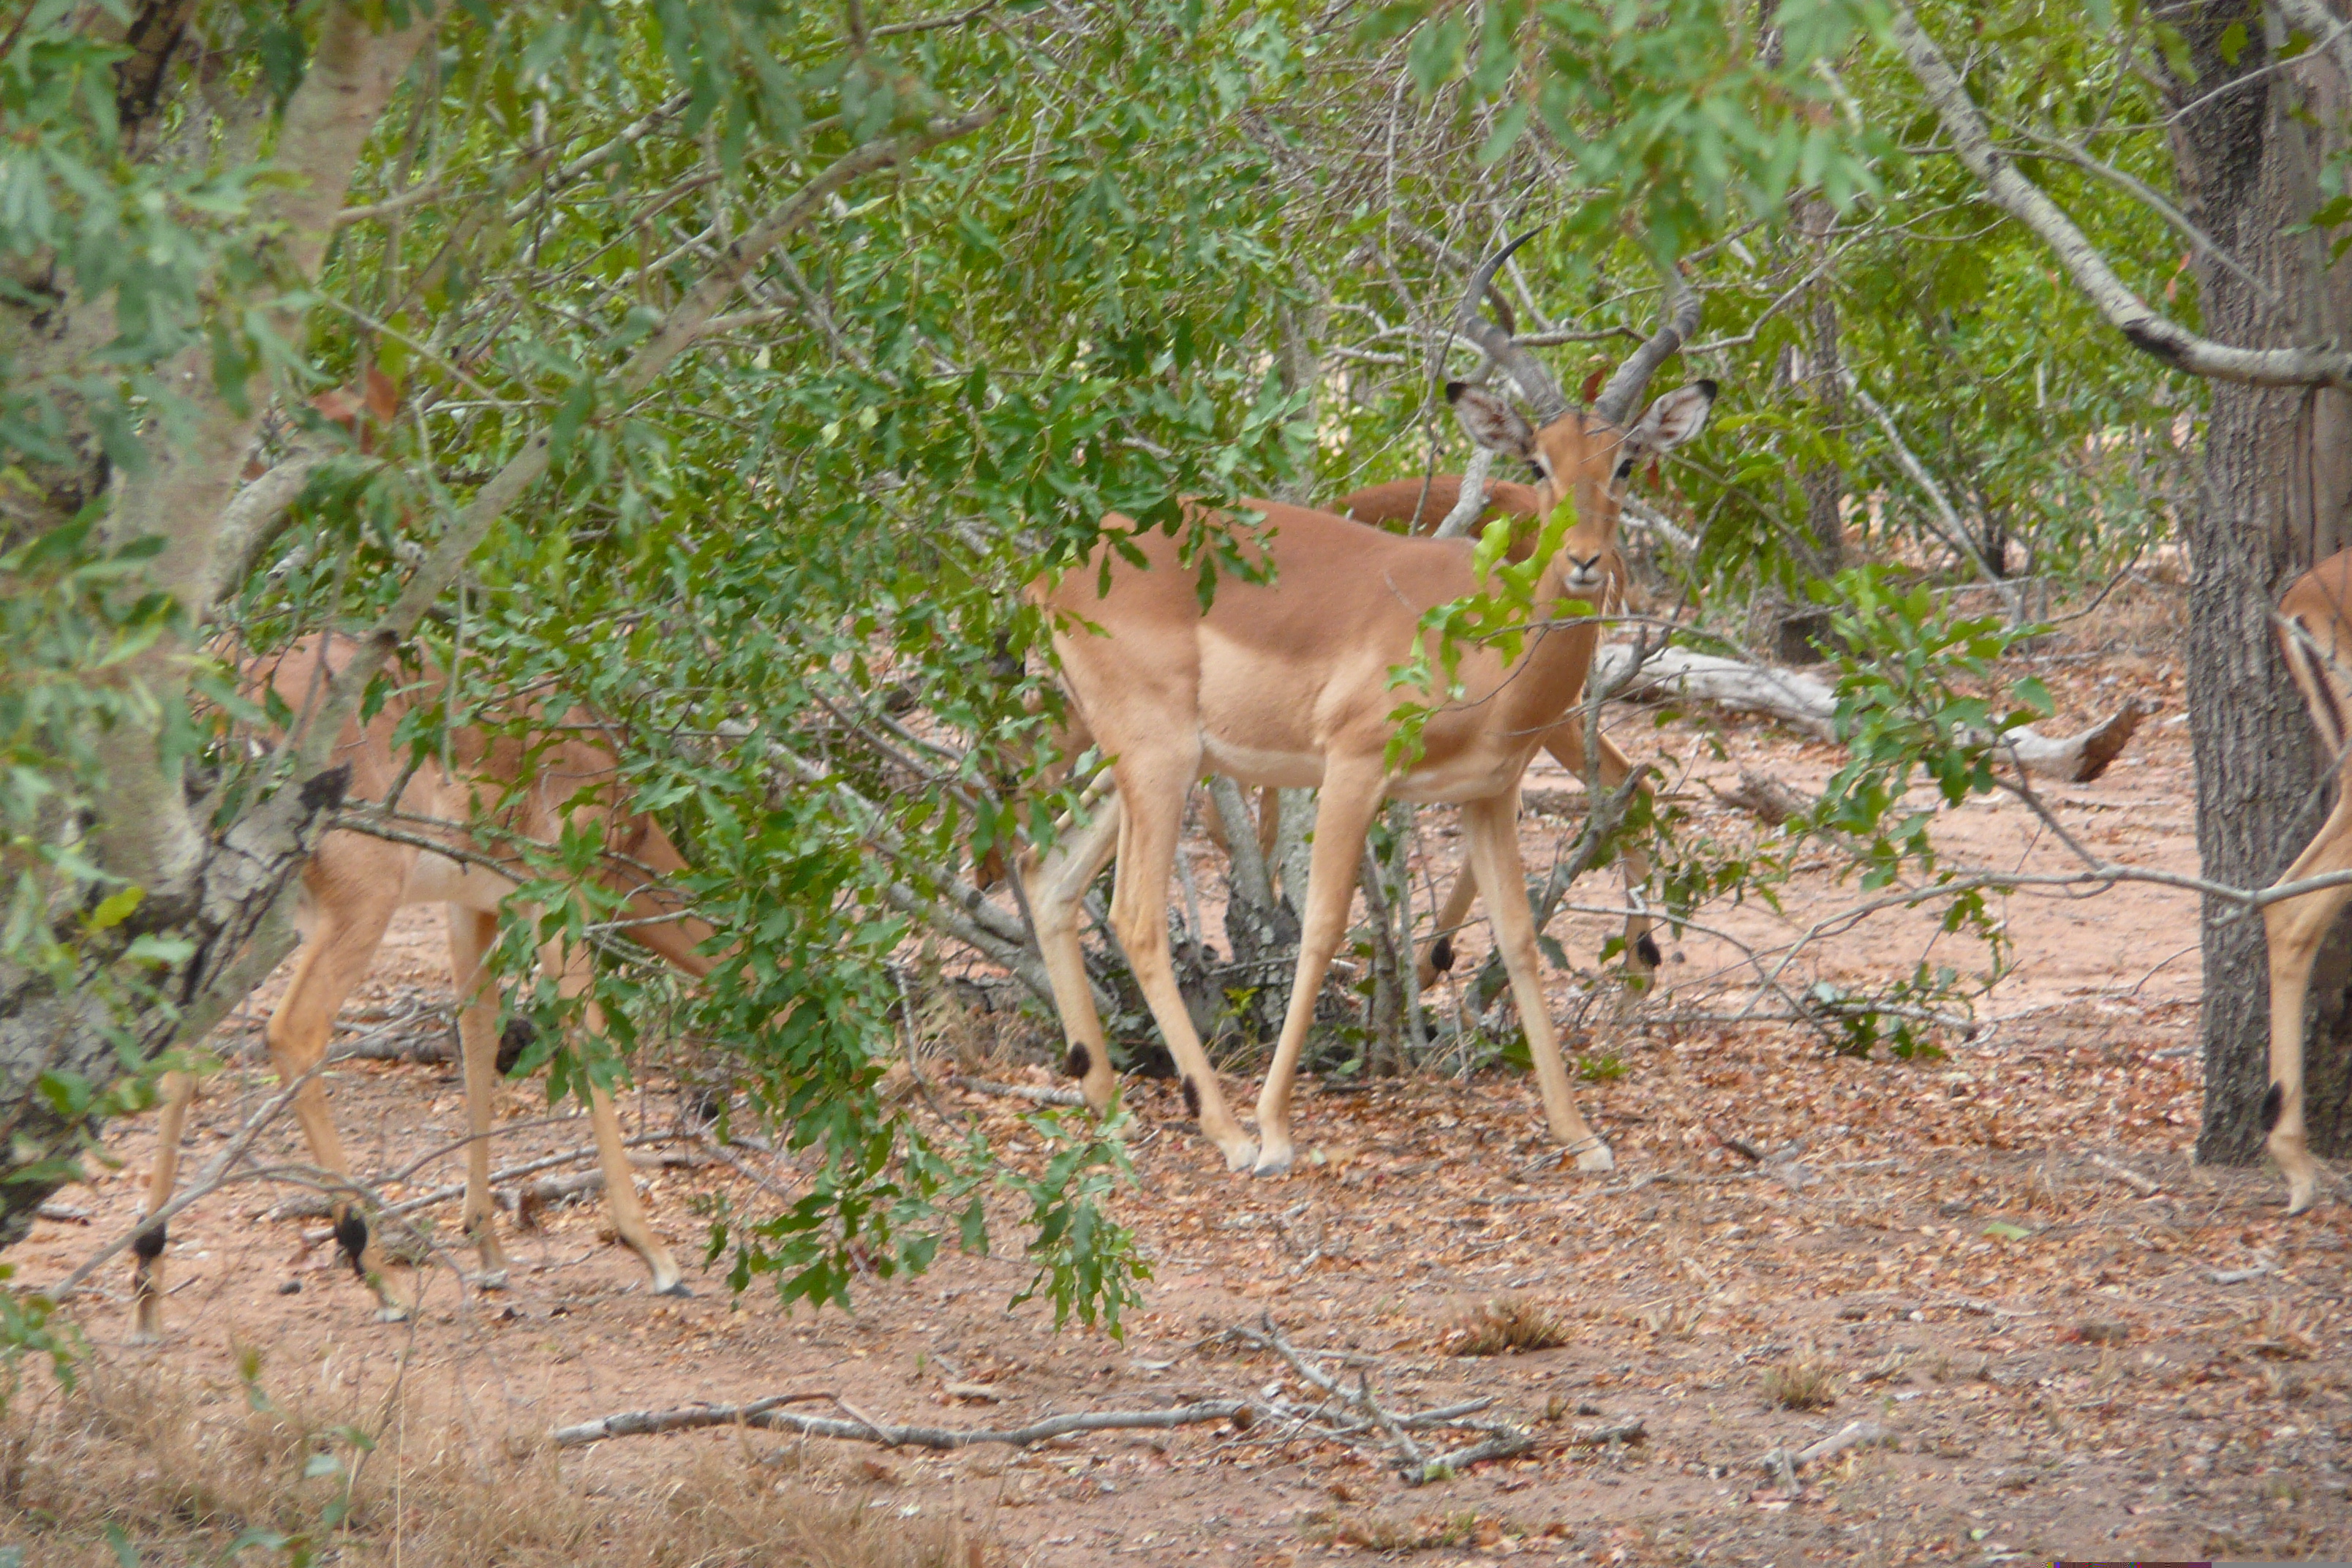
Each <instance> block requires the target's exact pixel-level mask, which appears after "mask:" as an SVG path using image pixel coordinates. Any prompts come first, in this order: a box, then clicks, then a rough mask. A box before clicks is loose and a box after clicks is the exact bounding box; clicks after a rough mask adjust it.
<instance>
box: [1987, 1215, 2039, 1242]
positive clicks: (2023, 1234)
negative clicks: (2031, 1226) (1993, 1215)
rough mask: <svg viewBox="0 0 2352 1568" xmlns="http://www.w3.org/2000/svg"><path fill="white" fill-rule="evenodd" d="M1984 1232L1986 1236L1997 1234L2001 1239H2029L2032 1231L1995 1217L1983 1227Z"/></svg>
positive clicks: (2031, 1236)
mask: <svg viewBox="0 0 2352 1568" xmlns="http://www.w3.org/2000/svg"><path fill="white" fill-rule="evenodd" d="M1984 1234H1985V1235H1987V1236H1997V1237H2000V1238H2001V1239H2002V1240H2003V1241H2031V1240H2032V1239H2033V1233H2032V1231H2030V1230H2028V1229H2026V1228H2025V1227H2024V1226H2021V1225H2011V1224H2010V1223H2009V1222H2008V1221H2007V1220H2000V1219H1997V1220H1995V1221H1993V1222H1992V1223H1991V1224H1990V1225H1988V1226H1985V1227H1984Z"/></svg>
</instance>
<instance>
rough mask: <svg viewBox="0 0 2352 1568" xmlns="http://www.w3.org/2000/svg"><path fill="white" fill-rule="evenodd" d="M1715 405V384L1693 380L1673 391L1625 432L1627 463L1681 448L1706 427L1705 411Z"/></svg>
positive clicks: (1651, 406)
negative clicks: (1673, 448) (1668, 448)
mask: <svg viewBox="0 0 2352 1568" xmlns="http://www.w3.org/2000/svg"><path fill="white" fill-rule="evenodd" d="M1714 406H1715V383H1713V382H1711V381H1694V382H1692V383H1691V384H1689V385H1688V386H1678V387H1676V388H1675V390H1674V391H1672V392H1669V393H1667V394H1666V395H1664V396H1663V397H1661V398H1659V399H1658V400H1657V401H1656V402H1655V403H1653V404H1651V405H1650V410H1649V412H1648V413H1646V414H1644V415H1643V416H1642V422H1641V423H1640V424H1638V425H1636V426H1633V429H1632V430H1631V431H1629V432H1627V433H1626V437H1625V447H1624V451H1625V453H1626V455H1627V458H1626V460H1628V461H1631V460H1632V458H1633V457H1634V456H1637V455H1645V454H1648V453H1652V452H1663V451H1664V450H1665V449H1666V448H1667V447H1679V446H1681V445H1682V444H1683V443H1684V442H1685V441H1687V440H1689V439H1690V438H1691V437H1694V436H1696V435H1697V434H1698V433H1699V431H1700V430H1701V429H1703V428H1705V426H1706V416H1707V411H1708V410H1709V409H1711V408H1713V407H1714Z"/></svg>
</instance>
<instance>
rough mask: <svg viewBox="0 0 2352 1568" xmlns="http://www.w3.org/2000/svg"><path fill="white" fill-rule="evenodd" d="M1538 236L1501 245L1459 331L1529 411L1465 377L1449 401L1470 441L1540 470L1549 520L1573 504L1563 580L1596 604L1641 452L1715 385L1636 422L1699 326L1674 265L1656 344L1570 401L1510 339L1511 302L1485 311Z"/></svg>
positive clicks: (1678, 435)
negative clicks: (1668, 364) (1490, 313)
mask: <svg viewBox="0 0 2352 1568" xmlns="http://www.w3.org/2000/svg"><path fill="white" fill-rule="evenodd" d="M1533 237H1535V235H1534V231H1533V230H1530V231H1529V232H1528V233H1527V234H1523V235H1521V236H1519V237H1518V238H1517V239H1515V240H1513V241H1511V243H1510V244H1508V245H1507V246H1505V247H1503V248H1502V249H1500V250H1498V251H1496V253H1495V254H1494V255H1493V256H1491V257H1489V258H1487V260H1486V264H1485V265H1484V266H1482V267H1480V268H1478V271H1477V273H1476V274H1475V276H1474V277H1473V278H1472V279H1470V289H1469V291H1468V293H1466V294H1465V296H1464V297H1463V300H1462V308H1461V310H1459V311H1458V312H1456V314H1455V318H1454V331H1457V332H1458V333H1460V334H1461V335H1462V336H1464V337H1465V338H1468V339H1469V340H1470V341H1471V342H1475V343H1476V344H1477V345H1478V346H1479V347H1480V348H1482V349H1484V350H1485V351H1486V359H1487V363H1490V364H1492V365H1494V366H1495V367H1496V368H1497V369H1499V370H1501V371H1502V372H1503V373H1504V374H1505V375H1506V376H1507V377H1508V378H1509V380H1510V382H1511V383H1512V384H1514V385H1516V386H1517V388H1518V389H1519V395H1520V396H1521V397H1522V398H1524V399H1525V400H1526V401H1527V404H1528V414H1526V415H1522V414H1520V412H1519V411H1518V410H1517V409H1516V408H1514V407H1512V406H1511V404H1510V400H1509V399H1508V398H1507V397H1506V396H1504V395H1502V394H1501V393H1499V392H1496V391H1494V390H1490V389H1489V388H1487V387H1485V386H1476V385H1473V384H1470V383H1468V382H1461V381H1449V382H1447V383H1446V384H1445V400H1446V402H1448V403H1450V404H1452V405H1454V417H1455V418H1457V419H1459V420H1460V421H1461V422H1462V428H1463V429H1465V430H1466V431H1468V432H1469V434H1470V438H1471V439H1472V440H1473V441H1475V442H1477V443H1478V445H1480V446H1481V447H1486V449H1487V450H1488V451H1490V452H1497V453H1500V454H1502V455H1503V456H1504V457H1507V458H1518V459H1520V460H1521V461H1523V462H1525V463H1526V464H1527V465H1528V468H1530V469H1532V470H1533V472H1534V475H1535V479H1536V494H1537V499H1538V502H1539V504H1540V509H1541V514H1542V515H1543V516H1545V517H1547V518H1548V517H1549V516H1550V515H1551V513H1552V510H1553V509H1554V508H1556V507H1558V506H1559V503H1560V501H1561V500H1563V499H1564V498H1569V497H1573V498H1574V500H1575V501H1576V526H1575V527H1574V528H1573V529H1572V530H1570V532H1569V535H1568V538H1567V539H1566V540H1565V541H1563V542H1562V543H1561V546H1560V554H1559V573H1560V579H1561V585H1562V586H1563V587H1564V588H1565V589H1566V590H1567V591H1568V592H1569V593H1570V594H1572V595H1576V596H1577V597H1579V598H1583V599H1590V600H1591V602H1593V603H1594V604H1599V603H1600V602H1601V597H1602V596H1603V595H1605V594H1606V592H1607V590H1608V585H1609V583H1610V581H1611V580H1612V578H1614V577H1615V576H1617V575H1618V574H1619V573H1620V572H1621V570H1622V567H1621V565H1620V563H1619V561H1618V559H1617V509H1618V502H1619V497H1620V496H1621V495H1622V491H1623V486H1624V484H1625V481H1626V480H1627V479H1631V478H1632V477H1633V470H1634V468H1636V467H1637V466H1638V465H1639V464H1640V463H1641V461H1642V460H1643V458H1649V457H1653V456H1654V455H1656V454H1657V453H1660V452H1663V451H1664V450H1665V449H1666V448H1668V447H1675V446H1679V445H1681V444H1682V443H1683V442H1685V441H1687V440H1689V439H1690V438H1691V437H1693V436H1696V435H1697V434H1698V432H1699V427H1700V426H1703V425H1705V424H1706V415H1707V410H1708V409H1709V408H1711V407H1712V406H1714V404H1715V383H1713V382H1711V381H1695V382H1692V383H1691V384H1689V385H1688V386H1684V387H1678V388H1676V389H1675V391H1673V392H1669V393H1667V394H1666V395H1664V396H1663V397H1661V398H1659V399H1658V400H1657V401H1656V402H1655V403H1653V404H1651V405H1650V406H1649V410H1648V412H1646V413H1644V414H1643V416H1641V417H1640V418H1639V419H1629V416H1630V414H1631V413H1632V410H1633V407H1634V405H1636V404H1638V403H1639V402H1640V401H1641V399H1642V394H1643V391H1644V390H1645V389H1646V388H1647V387H1648V386H1649V384H1650V376H1651V374H1653V373H1654V372H1655V371H1656V370H1657V368H1658V365H1659V364H1660V363H1662V362H1663V361H1664V359H1665V358H1666V357H1667V356H1668V355H1669V354H1672V353H1674V352H1675V350H1676V349H1678V348H1680V347H1682V345H1683V342H1684V340H1685V339H1686V338H1688V337H1689V336H1690V334H1691V333H1693V332H1695V331H1697V330H1698V316H1699V301H1698V296H1697V295H1696V294H1694V293H1692V292H1691V291H1690V289H1689V288H1688V287H1687V286H1685V284H1684V282H1683V280H1682V278H1681V275H1680V274H1678V273H1676V272H1675V271H1674V270H1673V269H1672V268H1669V269H1668V270H1667V272H1666V274H1665V278H1666V310H1667V313H1668V314H1667V320H1666V321H1665V322H1664V324H1663V325H1662V326H1660V327H1659V329H1658V331H1656V333H1655V334H1654V335H1653V336H1652V337H1651V339H1650V340H1649V342H1645V343H1643V345H1642V346H1641V347H1640V348H1639V349H1637V350H1635V351H1634V352H1633V356H1632V357H1631V358H1629V359H1628V360H1626V362H1625V363H1623V364H1622V365H1620V366H1618V367H1617V374H1615V375H1613V376H1612V377H1610V378H1609V384H1608V385H1607V386H1605V387H1603V388H1602V389H1601V395H1600V397H1599V398H1598V399H1597V400H1596V401H1595V402H1594V403H1593V405H1592V406H1591V408H1589V409H1586V408H1578V407H1576V406H1574V405H1571V404H1570V402H1569V401H1568V398H1567V396H1566V395H1565V394H1563V393H1562V392H1561V391H1560V389H1559V383H1558V382H1556V381H1554V380H1553V379H1552V378H1551V374H1550V373H1549V371H1547V370H1545V369H1544V367H1543V366H1542V364H1541V363H1538V361H1537V359H1536V358H1535V356H1534V355H1533V354H1531V353H1528V351H1527V350H1526V349H1525V348H1523V347H1521V346H1520V345H1519V344H1518V343H1517V342H1515V341H1514V340H1513V337H1512V321H1511V314H1510V308H1509V306H1508V305H1507V304H1505V303H1504V301H1503V300H1502V297H1501V295H1499V294H1495V295H1494V296H1493V297H1494V300H1495V303H1496V314H1498V315H1499V316H1501V317H1502V324H1501V325H1500V326H1497V325H1496V324H1495V323H1494V322H1492V321H1487V320H1486V318H1485V317H1484V316H1482V315H1480V314H1479V311H1478V302H1479V300H1480V298H1481V297H1482V296H1485V295H1487V294H1488V293H1489V292H1490V289H1491V285H1492V284H1493V282H1494V279H1495V272H1496V268H1499V267H1501V266H1502V265H1503V263H1504V262H1505V261H1506V260H1507V259H1508V258H1509V257H1510V254H1511V252H1513V251H1515V250H1517V248H1518V247H1520V246H1522V245H1525V244H1526V243H1527V242H1528V240H1529V239H1532V238H1533Z"/></svg>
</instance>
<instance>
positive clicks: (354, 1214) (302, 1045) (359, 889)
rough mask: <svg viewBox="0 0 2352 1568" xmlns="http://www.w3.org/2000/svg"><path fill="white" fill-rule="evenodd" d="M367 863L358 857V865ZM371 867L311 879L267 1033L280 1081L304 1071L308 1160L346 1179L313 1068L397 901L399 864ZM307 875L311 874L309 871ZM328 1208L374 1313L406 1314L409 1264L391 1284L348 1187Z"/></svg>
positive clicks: (390, 1317)
mask: <svg viewBox="0 0 2352 1568" xmlns="http://www.w3.org/2000/svg"><path fill="white" fill-rule="evenodd" d="M323 859H324V858H323V857H321V858H320V859H314V860H313V861H312V862H311V868H312V870H313V871H318V870H320V868H321V865H322V862H323ZM370 866H371V863H369V862H361V863H360V867H361V868H362V869H363V870H364V869H368V868H370ZM373 871H374V872H376V873H378V874H374V875H360V874H352V868H350V867H349V866H345V867H343V868H341V871H340V872H339V873H338V874H335V875H334V876H333V883H332V888H331V894H332V896H326V895H324V894H322V892H321V890H320V888H319V887H318V886H316V885H312V886H310V888H309V891H310V893H311V894H312V897H311V899H310V910H312V915H311V921H310V930H309V931H308V932H307V933H306V934H305V937H304V940H303V942H302V947H301V951H300V952H299V953H298V954H297V955H296V957H295V960H294V979H293V983H292V984H289V985H288V986H287V988H286V994H285V995H284V996H283V997H281V998H279V1000H278V1010H277V1011H276V1012H275V1013H273V1014H271V1015H270V1016H269V1028H268V1041H269V1060H270V1065H271V1066H272V1067H274V1068H277V1071H278V1082H280V1083H282V1084H290V1083H294V1082H297V1081H298V1080H301V1079H306V1078H307V1079H309V1081H307V1082H304V1083H303V1084H302V1087H301V1088H300V1089H298V1090H296V1091H295V1095H294V1120H295V1121H297V1122H299V1123H300V1125H301V1128H302V1137H303V1141H304V1142H307V1143H309V1144H310V1158H311V1160H312V1162H313V1163H316V1164H317V1165H318V1166H319V1168H320V1170H322V1171H326V1172H328V1173H331V1174H333V1175H336V1176H340V1177H341V1178H343V1180H345V1181H346V1182H348V1181H349V1180H350V1179H351V1174H352V1166H351V1162H350V1161H349V1160H348V1159H346V1158H345V1157H344V1154H343V1141H342V1139H341V1137H339V1136H338V1135H337V1134H336V1131H335V1117H334V1112H333V1111H332V1110H329V1109H328V1106H327V1086H326V1085H325V1084H323V1083H321V1082H320V1080H319V1079H317V1078H315V1077H310V1074H311V1072H312V1070H313V1069H314V1068H317V1067H318V1066H319V1064H320V1062H322V1061H324V1060H325V1059H326V1057H327V1042H328V1039H329V1037H331V1035H332V1034H333V1033H334V1027H335V1015H336V1014H337V1013H338V1012H340V1011H341V1009H342V1005H343V999H344V998H345V997H347V996H349V995H350V994H352V987H353V986H354V985H357V984H359V983H360V980H361V979H362V977H363V976H364V975H365V974H366V973H367V971H368V964H369V963H371V962H372V961H373V959H374V957H375V950H376V948H377V946H378V945H379V944H380V943H381V942H383V932H384V928H385V927H386V926H388V925H390V924H391V923H392V916H393V911H394V910H395V909H397V908H398V907H399V897H400V889H401V887H402V885H403V883H404V881H405V877H404V874H403V873H402V872H401V871H400V870H398V869H397V868H392V869H387V868H383V867H373ZM305 880H306V882H308V881H309V877H308V876H307V875H306V878H305ZM332 1213H333V1215H334V1221H335V1240H336V1242H337V1243H338V1244H339V1245H340V1246H341V1247H342V1250H343V1256H344V1257H345V1258H348V1259H349V1260H350V1262H351V1265H352V1272H353V1273H355V1274H357V1275H358V1276H359V1277H360V1279H362V1280H363V1281H365V1282H366V1285H367V1287H368V1289H370V1290H372V1291H373V1292H374V1294H375V1299H376V1308H377V1310H376V1316H377V1317H379V1318H380V1319H382V1320H383V1321H385V1322H398V1321H401V1320H402V1319H404V1318H405V1317H407V1316H408V1314H409V1310H410V1309H411V1308H412V1307H414V1306H415V1300H416V1296H415V1278H414V1275H413V1272H412V1276H411V1279H409V1281H408V1285H407V1288H406V1289H394V1286H393V1284H392V1282H391V1279H390V1275H389V1272H388V1269H387V1266H386V1262H385V1259H384V1256H383V1247H382V1246H381V1245H380V1244H379V1242H378V1239H377V1238H376V1237H375V1236H374V1235H373V1234H372V1233H371V1232H370V1230H369V1228H368V1223H367V1220H366V1219H365V1218H364V1217H362V1215H360V1213H359V1212H358V1209H357V1208H356V1207H355V1205H353V1204H352V1192H351V1190H350V1189H349V1188H345V1189H344V1190H342V1191H340V1192H337V1193H335V1194H333V1196H332Z"/></svg>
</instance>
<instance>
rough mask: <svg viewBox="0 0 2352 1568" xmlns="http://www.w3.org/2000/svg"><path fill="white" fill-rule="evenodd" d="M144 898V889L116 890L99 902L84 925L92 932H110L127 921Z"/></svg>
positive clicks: (145, 892)
mask: <svg viewBox="0 0 2352 1568" xmlns="http://www.w3.org/2000/svg"><path fill="white" fill-rule="evenodd" d="M146 896H147V889H144V888H141V887H136V886H133V887H128V888H118V889H115V890H114V891H113V892H111V893H109V894H108V895H107V896H106V897H105V898H103V899H101V900H99V903H98V907H97V908H96V909H94V910H90V911H89V919H88V920H87V921H85V922H84V924H85V925H86V926H87V927H88V929H89V930H90V931H111V930H113V929H114V928H115V927H116V926H119V925H121V923H122V922H123V921H126V920H129V919H130V918H131V910H135V909H137V908H138V907H139V903H140V900H142V899H144V898H145V897H146Z"/></svg>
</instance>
